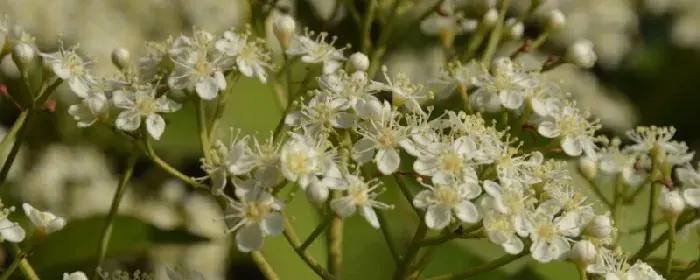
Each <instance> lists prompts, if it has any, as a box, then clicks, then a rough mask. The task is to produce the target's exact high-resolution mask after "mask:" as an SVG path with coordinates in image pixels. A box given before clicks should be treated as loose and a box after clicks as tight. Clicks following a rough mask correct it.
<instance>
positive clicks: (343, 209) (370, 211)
mask: <svg viewBox="0 0 700 280" xmlns="http://www.w3.org/2000/svg"><path fill="white" fill-rule="evenodd" d="M323 183H324V184H326V185H327V187H328V188H331V189H335V190H344V191H346V194H345V195H344V196H342V197H338V198H335V199H333V200H331V203H330V206H331V209H333V211H334V212H335V213H336V214H337V215H338V216H340V217H343V218H345V217H349V216H352V215H353V214H355V212H356V211H359V212H360V215H362V217H363V218H365V220H367V222H368V223H369V224H370V225H372V227H374V228H379V220H378V219H377V213H376V212H375V210H374V209H375V208H376V209H379V210H387V209H391V208H393V207H392V206H391V205H388V204H386V203H383V202H380V201H377V200H376V198H377V196H378V195H379V194H378V193H377V192H375V191H376V190H377V189H379V188H380V187H381V183H380V182H379V180H378V179H373V180H371V181H368V182H366V181H365V180H364V178H362V177H361V176H359V175H353V174H346V175H345V176H344V177H343V178H342V179H337V178H332V177H328V178H327V179H325V180H324V181H323Z"/></svg>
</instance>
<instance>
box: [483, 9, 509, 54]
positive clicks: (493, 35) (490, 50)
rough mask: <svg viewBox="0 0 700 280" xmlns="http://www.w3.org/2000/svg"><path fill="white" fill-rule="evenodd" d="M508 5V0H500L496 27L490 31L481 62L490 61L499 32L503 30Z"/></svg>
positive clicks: (499, 35)
mask: <svg viewBox="0 0 700 280" xmlns="http://www.w3.org/2000/svg"><path fill="white" fill-rule="evenodd" d="M509 5H510V0H501V5H500V7H499V8H500V11H499V12H498V22H496V27H494V29H493V31H492V32H491V37H489V42H488V45H486V50H485V51H484V55H483V57H482V60H481V61H483V62H485V63H490V62H491V58H493V54H494V53H495V52H496V47H498V43H499V41H500V40H501V33H502V32H503V25H504V23H505V17H506V12H507V11H508V6H509Z"/></svg>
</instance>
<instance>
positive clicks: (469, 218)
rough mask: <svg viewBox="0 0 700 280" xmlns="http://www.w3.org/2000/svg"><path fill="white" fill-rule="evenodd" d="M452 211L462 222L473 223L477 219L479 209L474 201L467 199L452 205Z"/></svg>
mask: <svg viewBox="0 0 700 280" xmlns="http://www.w3.org/2000/svg"><path fill="white" fill-rule="evenodd" d="M454 211H455V216H457V218H458V219H459V220H460V221H462V222H465V223H470V224H473V223H476V222H478V221H479V218H480V214H479V209H477V208H476V205H474V203H471V202H469V201H467V200H463V201H461V202H460V203H457V205H455V206H454Z"/></svg>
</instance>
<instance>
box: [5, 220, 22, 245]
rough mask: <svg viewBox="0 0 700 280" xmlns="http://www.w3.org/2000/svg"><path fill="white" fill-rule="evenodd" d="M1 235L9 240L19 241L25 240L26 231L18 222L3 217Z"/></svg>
mask: <svg viewBox="0 0 700 280" xmlns="http://www.w3.org/2000/svg"><path fill="white" fill-rule="evenodd" d="M0 236H2V238H3V239H4V240H7V241H9V242H12V243H19V242H21V241H22V240H24V237H25V236H26V233H25V232H24V229H23V228H22V227H21V226H19V225H18V224H16V223H13V222H11V221H10V220H8V219H7V218H2V219H0Z"/></svg>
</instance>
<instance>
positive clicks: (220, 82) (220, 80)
mask: <svg viewBox="0 0 700 280" xmlns="http://www.w3.org/2000/svg"><path fill="white" fill-rule="evenodd" d="M214 79H215V80H216V85H217V86H218V87H219V90H225V89H226V78H225V77H224V73H222V72H221V71H215V72H214Z"/></svg>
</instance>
